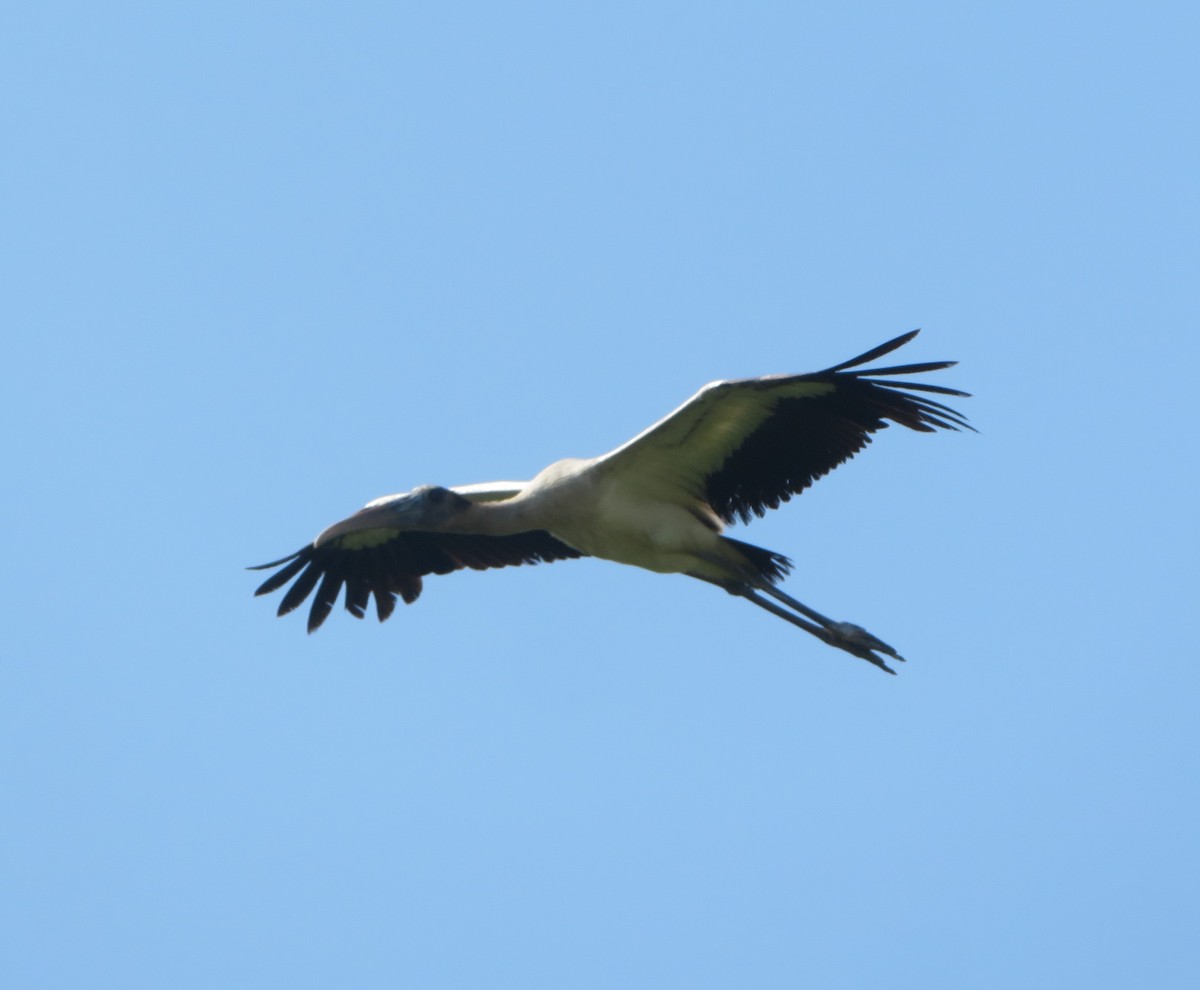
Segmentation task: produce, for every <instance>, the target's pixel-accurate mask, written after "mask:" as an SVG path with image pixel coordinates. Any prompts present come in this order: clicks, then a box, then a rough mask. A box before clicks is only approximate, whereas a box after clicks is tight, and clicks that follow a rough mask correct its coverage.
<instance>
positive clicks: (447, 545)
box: [250, 530, 583, 632]
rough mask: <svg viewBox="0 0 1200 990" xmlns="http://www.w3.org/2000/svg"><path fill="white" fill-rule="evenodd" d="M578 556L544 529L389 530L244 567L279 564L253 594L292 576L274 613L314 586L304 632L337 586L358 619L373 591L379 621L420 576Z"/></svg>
mask: <svg viewBox="0 0 1200 990" xmlns="http://www.w3.org/2000/svg"><path fill="white" fill-rule="evenodd" d="M582 556H583V554H581V553H580V552H579V551H578V550H575V549H573V548H571V547H569V546H567V545H566V544H565V543H563V542H561V541H559V540H556V539H555V538H554V537H553V536H551V535H550V534H549V533H547V532H546V531H545V530H534V531H532V532H529V533H518V534H516V535H515V536H475V535H470V534H465V533H424V532H401V531H397V532H396V533H395V535H394V536H393V537H392V538H391V539H389V540H388V541H387V542H385V543H381V544H379V545H378V546H374V547H369V548H367V549H358V550H346V549H343V548H342V547H339V546H337V545H336V544H335V543H327V544H325V545H323V546H320V547H314V546H313V545H312V544H309V545H308V546H306V547H303V548H302V549H300V550H297V551H296V552H295V553H294V554H292V555H291V556H290V557H284V558H283V559H282V560H275V561H272V562H271V563H269V564H259V565H258V566H257V567H252V568H250V570H255V571H261V570H266V569H267V568H271V567H278V566H279V565H280V564H283V565H285V566H284V567H282V568H281V569H280V570H279V571H277V572H276V573H274V574H272V575H271V576H270V577H269V578H267V580H266V581H264V582H263V583H262V584H261V585H259V587H258V590H257V591H255V592H254V593H255V594H256V595H267V594H270V593H271V592H272V591H277V590H278V589H279V588H282V587H283V586H284V585H285V584H287V582H288V581H290V580H291V579H292V578H293V577H296V575H297V574H299V577H296V583H295V584H293V585H292V586H291V587H290V588H289V589H288V591H287V594H285V595H284V596H283V601H281V602H280V603H279V610H278V614H279V615H287V614H288V612H291V611H292V610H293V609H295V608H297V607H298V606H299V605H301V604H303V602H304V600H305V599H306V598H307V597H308V596H309V595H310V594H311V593H312V591H313V589H314V588H316V589H317V594H316V597H315V598H314V599H313V603H312V607H311V609H310V610H309V613H308V631H309V632H312V631H313V630H314V629H316V628H317V627H318V626H320V625H321V623H322V622H324V621H325V620H326V618H328V617H329V613H330V612H331V611H332V610H333V606H334V604H335V603H336V602H337V597H338V594H339V593H340V592H341V590H342V587H343V585H344V586H345V588H346V603H345V604H346V611H347V612H349V613H350V614H351V615H353V616H355V617H357V618H359V619H361V618H362V617H363V616H364V615H365V614H366V610H367V602H368V600H369V598H370V596H371V595H374V596H375V614H376V615H378V616H379V621H380V622H382V621H383V620H384V619H386V618H387V617H388V616H389V615H391V614H392V612H393V610H394V609H395V607H396V596H397V595H399V596H400V597H401V598H403V599H404V601H405V603H406V604H409V605H411V604H412V603H413V602H415V601H416V600H417V597H418V596H419V595H420V594H421V578H422V577H423V576H424V575H426V574H449V573H450V572H451V571H457V570H461V569H462V568H464V567H469V568H471V569H472V570H477V571H481V570H486V569H487V568H490V567H508V566H511V565H514V564H536V563H539V562H548V561H552V560H568V559H571V558H575V557H582ZM318 582H320V586H319V587H318Z"/></svg>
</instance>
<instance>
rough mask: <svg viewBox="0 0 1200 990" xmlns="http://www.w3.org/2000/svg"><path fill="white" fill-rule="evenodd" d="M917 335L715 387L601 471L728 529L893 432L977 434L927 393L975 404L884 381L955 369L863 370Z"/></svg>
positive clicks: (934, 365) (921, 385) (605, 460)
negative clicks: (684, 497) (874, 437)
mask: <svg viewBox="0 0 1200 990" xmlns="http://www.w3.org/2000/svg"><path fill="white" fill-rule="evenodd" d="M918 332H919V331H917V330H913V331H911V332H910V333H906V334H904V335H902V336H900V337H897V338H895V339H894V340H889V341H888V342H887V343H886V344H881V345H880V346H878V347H876V348H873V349H872V350H869V351H867V352H866V353H865V354H860V355H859V356H858V357H856V358H852V359H851V360H849V361H845V362H843V363H842V364H838V365H835V366H834V367H832V368H826V369H825V370H824V371H818V372H815V373H813V374H809V375H770V376H767V377H765V378H743V379H738V380H734V381H724V382H713V383H712V384H711V385H706V386H705V387H704V388H702V389H701V390H700V391H699V392H697V393H696V394H695V395H694V396H693V397H692V398H691V399H689V400H688V401H687V402H685V403H684V404H683V405H682V406H680V407H679V408H678V409H676V410H675V411H674V412H673V413H671V414H670V415H669V416H667V417H666V418H665V419H662V420H660V421H659V422H657V423H655V424H654V425H653V426H651V427H650V428H649V429H647V430H645V431H644V432H642V433H640V434H639V435H638V436H636V437H634V438H633V439H632V440H630V441H629V442H628V443H625V444H623V445H622V446H620V447H618V448H617V449H616V450H614V451H612V452H611V453H609V454H606V455H604V456H603V457H601V458H599V459H598V461H597V467H598V468H599V469H600V470H603V471H611V472H621V473H626V472H628V474H629V475H630V476H631V477H638V478H639V479H645V481H644V482H640V483H642V484H645V485H646V486H648V487H651V488H652V487H654V486H655V485H656V484H661V485H663V486H670V487H671V488H673V489H674V490H675V491H678V490H679V487H680V486H682V487H683V488H685V489H686V490H688V491H689V492H690V493H691V494H692V495H693V497H695V498H697V499H701V500H703V501H705V502H707V503H708V504H709V505H711V506H712V508H713V509H714V510H715V511H716V513H717V514H718V515H719V516H720V517H721V518H722V519H723V520H725V522H727V523H732V522H735V521H736V520H738V519H741V521H742V522H749V521H750V520H751V519H752V518H753V517H754V516H761V515H763V514H764V513H765V512H766V510H767V509H775V508H778V507H779V505H780V503H781V502H786V501H787V500H788V499H790V498H791V497H792V496H793V495H798V494H799V493H800V492H802V491H804V489H806V488H807V487H808V486H809V485H811V484H812V483H813V482H814V481H816V480H817V479H818V478H821V477H823V476H824V475H826V474H828V473H829V472H830V471H832V470H833V469H834V468H835V467H837V466H838V465H839V464H841V463H842V462H843V461H846V460H849V459H850V458H851V457H853V456H854V455H855V454H856V453H858V452H859V451H860V450H862V448H863V447H865V446H866V445H867V444H868V443H870V442H871V434H872V433H875V432H877V431H878V430H881V429H884V428H885V427H886V426H887V425H888V422H889V421H891V422H893V423H898V424H900V425H901V426H906V427H908V428H909V429H910V430H920V431H922V432H932V431H934V430H937V429H945V430H958V429H968V430H969V429H972V427H971V426H970V424H968V423H967V421H966V419H965V418H964V417H963V416H962V415H961V414H959V413H958V412H956V411H955V410H953V409H951V408H949V407H948V406H945V405H943V404H942V403H940V402H936V401H934V400H933V399H929V398H926V397H924V396H922V395H921V394H920V393H923V392H924V393H934V394H938V395H955V396H966V395H968V393H967V392H960V391H959V390H958V389H953V388H946V387H945V386H942V385H929V384H927V383H925V382H908V381H878V380H876V379H879V378H890V377H891V376H894V375H916V374H922V373H925V372H929V371H939V370H941V369H943V368H949V367H951V366H952V365H953V364H955V362H954V361H930V362H925V363H922V364H906V365H896V366H892V367H887V368H861V369H859V370H851V369H855V368H858V367H859V366H860V365H863V364H866V363H867V362H869V361H874V360H875V359H876V358H879V357H882V356H883V355H884V354H888V353H890V352H892V351H894V350H896V348H898V347H901V346H903V345H904V344H906V343H908V342H909V341H910V340H912V339H913V338H914V337H915V336H916V335H917V333H918Z"/></svg>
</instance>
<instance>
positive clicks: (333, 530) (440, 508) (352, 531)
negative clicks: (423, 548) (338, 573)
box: [313, 485, 471, 549]
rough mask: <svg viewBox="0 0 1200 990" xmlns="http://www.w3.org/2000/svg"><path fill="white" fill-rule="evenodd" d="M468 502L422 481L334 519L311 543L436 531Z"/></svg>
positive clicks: (360, 542) (349, 543)
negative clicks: (411, 487)
mask: <svg viewBox="0 0 1200 990" xmlns="http://www.w3.org/2000/svg"><path fill="white" fill-rule="evenodd" d="M470 506H471V501H470V500H469V499H466V498H463V497H462V496H461V495H459V494H458V493H457V492H453V491H451V490H450V489H449V488H442V487H441V486H439V485H422V486H421V487H420V488H414V489H413V490H412V491H411V492H405V493H404V494H403V495H387V496H385V497H383V498H377V499H375V501H373V502H368V503H367V504H366V506H364V507H363V508H362V509H359V511H358V512H356V513H354V515H352V516H350V517H349V518H347V519H343V520H342V521H341V522H338V523H334V524H333V525H332V526H330V527H329V528H328V529H327V530H325V531H324V532H323V533H321V535H320V536H318V537H317V538H316V539H315V540H313V546H315V547H321V546H324V545H325V544H328V543H334V542H336V543H337V544H338V545H339V546H342V547H345V548H346V549H359V548H363V547H369V546H374V545H376V544H378V543H382V542H384V541H386V540H387V539H388V538H389V536H390V535H391V534H392V533H396V532H413V531H423V532H439V531H442V530H444V529H446V526H447V523H449V522H450V520H452V519H453V518H454V517H456V516H458V515H460V514H461V513H463V512H465V511H466V510H467V509H468V508H470Z"/></svg>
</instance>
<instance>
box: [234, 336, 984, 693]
mask: <svg viewBox="0 0 1200 990" xmlns="http://www.w3.org/2000/svg"><path fill="white" fill-rule="evenodd" d="M917 333H918V331H916V330H913V331H912V332H911V333H906V334H904V335H902V336H900V337H897V338H895V339H894V340H890V341H888V342H887V343H886V344H881V345H880V346H878V347H876V348H873V349H872V350H869V351H867V352H866V353H865V354H860V355H859V356H858V357H856V358H852V359H851V360H849V361H845V362H843V363H842V364H838V365H834V366H833V367H832V368H827V369H825V370H824V371H818V372H815V373H813V374H808V375H769V376H766V377H764V378H743V379H737V380H733V381H719V382H713V383H712V384H710V385H706V386H705V387H704V388H702V389H701V390H700V391H699V392H697V393H696V394H695V395H694V396H692V398H690V399H689V400H688V401H687V402H685V403H684V404H683V405H682V406H680V407H679V408H678V409H676V410H675V411H674V412H673V413H671V414H670V415H668V416H667V417H666V418H665V419H662V420H659V422H657V423H655V424H654V425H653V426H651V427H650V428H649V429H647V430H645V431H643V432H642V433H639V434H638V435H637V436H636V437H634V438H633V439H632V440H630V441H628V442H627V443H624V444H622V445H621V446H620V447H618V448H617V449H616V450H613V451H611V452H609V453H607V454H604V455H602V456H600V457H593V458H591V459H588V460H579V459H568V460H562V461H557V462H556V463H554V464H551V465H550V466H549V467H547V468H546V469H545V470H544V471H542V472H541V473H540V474H538V475H537V476H536V477H535V478H534V479H533V480H532V481H512V482H488V483H485V484H476V485H462V486H457V487H453V488H442V487H438V486H433V485H426V486H423V487H420V488H415V489H413V490H412V491H410V492H404V493H403V494H400V495H387V496H385V497H383V498H378V499H375V500H374V501H373V502H369V503H368V504H367V505H366V507H365V508H363V509H362V510H361V511H359V512H356V513H355V514H354V515H352V516H350V517H349V518H348V519H343V520H342V521H341V522H338V523H334V524H333V525H332V526H330V527H329V528H328V529H326V530H325V531H324V532H322V533H321V534H320V535H319V536H318V537H317V538H316V539H315V540H313V542H312V543H310V544H308V545H307V546H305V547H303V548H302V549H300V550H297V551H296V552H295V553H294V554H291V555H290V556H287V557H283V558H281V559H280V560H275V561H272V562H271V563H269V564H260V565H259V566H257V567H254V568H251V569H252V570H264V569H267V568H271V567H279V568H280V570H279V571H277V572H276V573H275V574H273V575H271V577H269V578H268V579H267V580H266V581H264V582H263V583H262V585H260V586H259V588H258V590H257V591H256V592H255V594H256V595H265V594H268V593H269V592H272V591H276V590H278V589H279V588H282V587H283V586H284V585H285V584H286V583H287V582H288V581H291V580H292V579H293V578H295V582H294V583H293V584H292V586H291V587H290V588H289V589H288V591H287V593H286V594H285V595H284V596H283V600H282V602H281V603H280V605H279V611H278V614H279V615H286V614H287V613H288V612H291V611H292V610H293V609H295V608H296V607H297V606H299V605H300V604H302V603H303V602H304V601H305V599H306V598H308V596H309V595H310V594H311V593H312V592H313V589H314V588H315V589H316V597H315V598H314V599H313V603H312V608H311V609H310V611H309V614H308V631H309V632H312V631H313V630H315V629H316V628H317V627H318V626H320V625H321V623H322V622H324V621H325V619H326V618H327V617H328V615H329V613H330V611H331V610H332V609H333V606H334V603H335V602H336V600H337V597H338V594H339V593H340V591H341V589H342V587H343V586H345V589H346V595H345V607H346V610H347V611H348V612H350V613H351V614H352V615H354V616H356V617H357V618H362V617H363V615H364V614H365V612H366V608H367V603H368V600H369V598H370V596H371V595H374V597H375V611H376V614H377V615H378V616H379V621H380V622H382V621H383V620H384V619H386V618H387V617H388V616H390V615H391V614H392V611H393V610H394V609H395V607H396V596H397V595H399V596H400V597H401V598H403V599H404V601H405V602H406V603H408V604H411V603H412V602H414V601H416V600H417V597H418V596H419V595H420V594H421V579H422V577H424V576H425V575H426V574H448V573H450V572H451V571H456V570H459V569H461V568H464V567H470V568H474V569H476V570H483V569H486V568H490V567H505V566H507V565H510V564H533V563H538V562H546V561H554V560H566V559H568V558H572V557H584V556H589V555H590V556H593V557H603V558H605V559H606V560H614V561H616V562H618V563H621V564H632V565H634V566H635V567H644V568H646V569H647V570H651V571H657V572H659V573H663V574H687V575H689V576H690V577H694V578H699V579H700V580H701V581H707V582H709V583H710V584H715V585H717V586H718V587H720V588H723V589H725V590H726V591H727V592H729V593H730V594H733V595H737V596H739V597H741V598H745V599H747V600H748V601H751V602H753V603H754V604H755V605H758V606H759V607H760V608H764V609H766V610H767V611H768V612H771V613H772V614H774V615H777V616H779V617H780V618H781V619H785V620H787V621H788V622H790V623H792V624H793V625H795V626H799V627H800V628H801V629H803V630H805V631H806V632H809V633H812V634H813V635H814V636H816V637H817V638H819V639H821V640H822V641H824V642H825V643H828V644H829V645H831V646H836V647H839V648H840V649H843V650H845V651H847V652H848V653H851V654H853V655H854V656H856V657H861V658H862V659H864V660H867V661H869V662H871V663H873V664H874V665H875V666H876V667H880V668H882V669H883V670H885V671H887V672H888V673H895V671H893V670H892V669H891V668H890V667H889V666H888V665H887V663H886V661H885V660H884V659H883V658H884V657H885V656H886V657H892V658H894V659H896V660H903V659H904V658H903V657H901V656H900V654H898V653H897V652H896V651H895V650H894V649H892V647H890V646H888V645H887V644H886V643H884V642H883V641H882V640H879V639H877V638H876V637H874V636H872V635H871V634H870V633H869V632H867V631H866V630H865V629H863V628H861V627H860V626H856V625H854V624H852V623H849V622H835V621H834V620H832V619H829V618H826V617H825V616H824V615H821V614H820V613H819V612H816V611H814V610H813V609H811V608H809V607H808V606H806V605H803V604H801V603H800V602H798V601H796V600H795V599H794V598H792V597H790V596H789V595H786V594H784V592H782V591H781V590H780V589H779V588H777V587H776V584H777V583H778V582H779V581H781V580H782V579H783V578H784V577H785V576H786V575H787V573H788V572H789V571H790V570H791V567H792V562H791V561H790V560H788V558H787V557H784V556H783V555H782V554H778V553H775V552H774V551H772V550H763V549H761V548H760V547H755V546H751V545H750V544H748V543H742V542H741V541H739V540H734V539H730V538H729V537H727V536H722V535H721V531H722V529H723V528H724V525H725V524H727V523H734V522H737V521H739V520H740V521H741V522H743V523H746V522H749V521H750V520H751V519H752V518H753V517H755V516H762V515H763V514H764V513H765V512H766V510H767V509H774V508H778V507H779V504H780V503H781V502H786V501H788V499H790V498H791V497H792V496H793V495H798V494H799V493H800V492H802V491H804V490H805V489H806V488H808V486H809V485H811V484H812V483H813V482H814V481H816V480H817V479H818V478H820V477H822V476H823V475H825V474H828V473H829V472H830V471H832V470H833V469H834V468H835V467H837V466H838V465H839V464H841V463H842V462H843V461H845V460H848V459H849V458H850V457H852V456H854V454H856V453H858V451H860V450H862V448H863V447H864V446H866V444H868V443H870V442H871V434H873V433H875V432H877V431H878V430H881V429H884V428H885V427H886V426H887V423H888V421H889V420H890V421H891V422H893V423H898V424H899V425H901V426H906V427H908V428H909V429H911V430H919V431H921V432H925V433H931V432H934V431H935V430H937V429H939V428H940V429H947V430H958V429H960V428H962V429H972V427H971V426H970V425H969V424H968V423H967V421H966V419H965V418H964V417H963V416H962V415H961V414H959V413H958V412H956V411H955V410H953V409H950V408H949V407H947V406H945V405H942V404H941V403H940V402H936V401H934V400H933V399H929V398H925V397H923V396H921V395H919V394H913V393H922V392H924V393H935V394H940V395H954V396H966V395H967V394H968V393H966V392H960V391H959V390H958V389H953V388H946V387H944V386H941V385H930V384H927V383H925V382H910V381H895V380H891V381H880V380H878V379H881V378H892V377H893V376H896V375H914V374H920V373H922V372H929V371H938V370H941V369H943V368H948V367H950V366H951V365H953V364H954V363H955V362H953V361H929V362H925V363H922V364H906V365H897V366H892V367H886V368H869V369H867V368H860V365H863V364H866V363H868V362H870V361H873V360H875V359H876V358H879V357H881V356H883V355H884V354H888V353H890V352H891V351H894V350H896V349H897V348H898V347H901V346H902V345H904V344H906V343H908V342H909V341H910V340H912V339H913V337H915V336H916V335H917ZM852 369H858V370H852ZM318 583H319V585H320V586H319V587H318Z"/></svg>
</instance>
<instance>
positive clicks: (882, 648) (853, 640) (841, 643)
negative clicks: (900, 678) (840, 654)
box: [823, 622, 904, 674]
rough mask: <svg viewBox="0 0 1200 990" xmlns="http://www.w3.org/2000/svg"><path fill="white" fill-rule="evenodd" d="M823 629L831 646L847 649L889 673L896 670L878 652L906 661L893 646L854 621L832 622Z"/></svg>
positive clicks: (902, 661) (826, 640)
mask: <svg viewBox="0 0 1200 990" xmlns="http://www.w3.org/2000/svg"><path fill="white" fill-rule="evenodd" d="M823 631H824V633H825V642H827V643H828V644H829V645H830V646H836V647H837V648H838V649H840V650H845V651H846V652H847V653H852V654H854V655H855V656H856V657H861V658H862V659H863V660H866V661H867V662H868V663H873V664H874V665H875V666H876V667H879V668H880V669H881V670H886V671H887V672H888V673H889V674H894V673H896V672H895V671H894V670H892V668H891V667H889V666H888V665H887V663H886V662H885V661H884V659H883V657H880V656H877V654H879V653H882V654H884V655H885V656H889V657H891V658H892V659H893V660H899V661H900V662H901V663H904V657H902V656H900V654H899V653H897V652H896V651H895V650H894V649H892V647H890V646H888V645H887V643H885V642H884V641H883V640H881V639H878V638H876V637H875V636H872V635H871V634H870V633H869V632H867V631H866V630H865V629H864V628H863V627H862V626H856V625H855V624H854V623H853V622H831V623H829V625H827V626H825V627H823Z"/></svg>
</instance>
